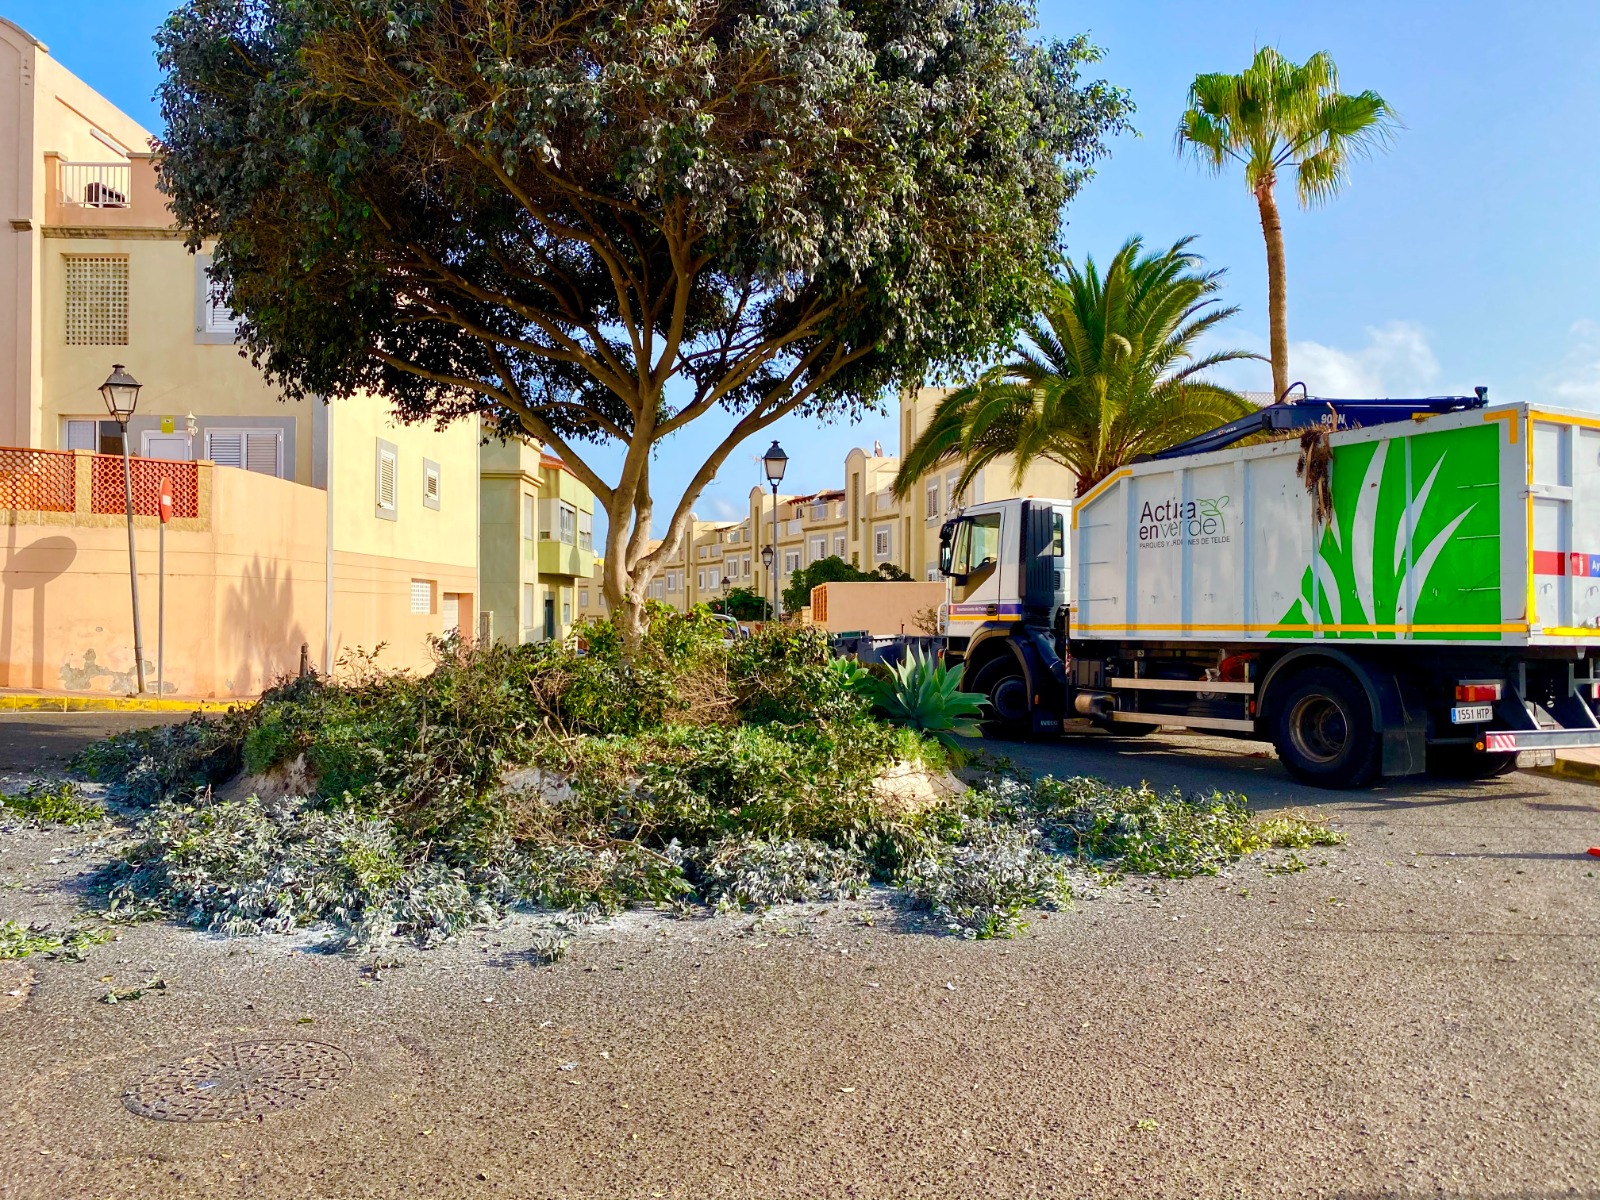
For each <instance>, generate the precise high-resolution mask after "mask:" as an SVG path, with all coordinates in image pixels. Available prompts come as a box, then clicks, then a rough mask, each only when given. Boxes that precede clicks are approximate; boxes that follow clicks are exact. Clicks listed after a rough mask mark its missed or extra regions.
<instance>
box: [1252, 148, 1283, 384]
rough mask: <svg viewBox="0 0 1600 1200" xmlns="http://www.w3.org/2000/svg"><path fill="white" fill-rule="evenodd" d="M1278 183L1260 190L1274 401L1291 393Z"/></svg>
mask: <svg viewBox="0 0 1600 1200" xmlns="http://www.w3.org/2000/svg"><path fill="white" fill-rule="evenodd" d="M1276 182H1277V181H1276V180H1274V179H1271V178H1268V179H1264V180H1262V182H1261V183H1260V185H1259V186H1257V188H1256V203H1257V204H1258V205H1259V206H1260V208H1261V235H1262V236H1263V237H1264V238H1265V239H1266V242H1267V314H1268V318H1269V320H1270V322H1271V326H1272V398H1273V400H1281V399H1282V398H1283V394H1284V392H1286V391H1288V390H1289V273H1288V270H1287V269H1286V268H1285V266H1284V261H1283V221H1282V220H1281V219H1280V218H1279V216H1278V198H1277V197H1276V196H1275V195H1274V194H1273V188H1274V185H1275V184H1276Z"/></svg>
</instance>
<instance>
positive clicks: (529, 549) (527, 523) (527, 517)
mask: <svg viewBox="0 0 1600 1200" xmlns="http://www.w3.org/2000/svg"><path fill="white" fill-rule="evenodd" d="M538 536H539V511H538V509H537V508H535V507H534V498H533V497H532V496H529V495H527V494H526V493H524V494H523V497H522V548H523V552H524V553H523V557H524V558H530V559H531V558H532V557H533V543H534V540H535V539H536V538H537V537H538ZM528 624H530V625H531V624H533V622H532V621H531V620H530V621H529V622H528Z"/></svg>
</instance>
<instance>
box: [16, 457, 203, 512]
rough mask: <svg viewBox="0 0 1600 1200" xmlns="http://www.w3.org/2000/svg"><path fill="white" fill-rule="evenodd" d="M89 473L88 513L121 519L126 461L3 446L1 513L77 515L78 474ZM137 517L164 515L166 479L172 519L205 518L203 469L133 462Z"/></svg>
mask: <svg viewBox="0 0 1600 1200" xmlns="http://www.w3.org/2000/svg"><path fill="white" fill-rule="evenodd" d="M80 460H81V461H83V463H84V465H85V467H86V468H87V470H88V474H89V511H90V512H92V513H103V514H114V515H117V516H120V515H122V513H123V512H125V511H126V509H127V500H126V499H125V496H124V493H123V489H122V459H121V458H120V457H118V456H117V455H115V454H74V453H72V452H71V451H62V450H27V449H22V448H18V447H12V446H0V509H18V510H21V511H24V512H61V513H69V512H76V511H78V508H77V498H78V470H79V466H78V464H79V462H80ZM131 465H132V468H133V470H132V475H133V511H134V515H135V516H140V517H154V516H157V515H158V514H159V511H160V495H161V479H162V476H166V477H167V478H168V479H170V480H172V499H173V506H172V515H173V516H175V517H198V516H199V515H200V467H199V465H198V464H196V463H192V462H174V461H171V460H169V459H164V458H135V459H132V460H131Z"/></svg>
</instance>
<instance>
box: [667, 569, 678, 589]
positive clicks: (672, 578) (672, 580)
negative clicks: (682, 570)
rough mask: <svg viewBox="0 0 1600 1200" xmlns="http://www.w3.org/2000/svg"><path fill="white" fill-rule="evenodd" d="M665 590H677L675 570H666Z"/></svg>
mask: <svg viewBox="0 0 1600 1200" xmlns="http://www.w3.org/2000/svg"><path fill="white" fill-rule="evenodd" d="M666 590H667V591H669V592H675V591H677V590H678V573H677V572H676V571H668V572H667V589H666Z"/></svg>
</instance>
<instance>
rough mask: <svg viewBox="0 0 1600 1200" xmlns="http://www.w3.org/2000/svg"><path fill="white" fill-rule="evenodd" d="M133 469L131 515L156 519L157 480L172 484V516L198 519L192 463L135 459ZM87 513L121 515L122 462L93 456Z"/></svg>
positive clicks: (123, 500) (197, 490) (123, 505)
mask: <svg viewBox="0 0 1600 1200" xmlns="http://www.w3.org/2000/svg"><path fill="white" fill-rule="evenodd" d="M131 463H132V466H133V515H134V516H136V517H154V516H159V515H160V503H161V500H160V497H161V477H162V476H163V475H164V476H166V477H167V478H168V479H170V480H172V515H173V516H175V517H197V516H199V515H200V468H199V467H197V466H196V465H195V464H194V463H192V462H174V461H172V460H170V459H165V458H135V459H132V460H131ZM91 470H92V475H91V476H90V478H91V489H90V495H91V500H90V509H89V511H90V512H97V513H124V512H126V511H127V508H128V501H127V496H126V494H125V492H124V491H123V487H122V460H121V459H120V458H118V457H117V456H116V455H114V454H96V455H95V456H94V466H93V467H92V468H91Z"/></svg>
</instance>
